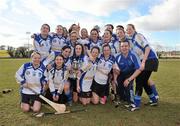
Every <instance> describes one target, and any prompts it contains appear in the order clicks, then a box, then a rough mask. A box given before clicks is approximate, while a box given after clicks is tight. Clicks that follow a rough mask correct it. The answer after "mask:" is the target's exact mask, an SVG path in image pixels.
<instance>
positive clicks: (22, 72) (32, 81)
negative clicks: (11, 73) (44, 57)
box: [16, 63, 47, 94]
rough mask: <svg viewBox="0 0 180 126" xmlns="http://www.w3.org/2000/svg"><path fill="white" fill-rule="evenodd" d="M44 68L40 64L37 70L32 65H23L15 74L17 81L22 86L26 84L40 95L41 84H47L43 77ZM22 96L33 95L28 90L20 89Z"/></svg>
mask: <svg viewBox="0 0 180 126" xmlns="http://www.w3.org/2000/svg"><path fill="white" fill-rule="evenodd" d="M45 70H46V68H45V66H44V65H43V64H41V65H40V66H39V67H38V68H34V67H33V64H32V63H25V64H23V65H22V66H21V67H20V68H19V70H18V71H17V72H16V79H17V81H18V82H19V83H20V84H21V85H23V84H25V83H28V86H29V87H30V88H32V89H33V90H35V91H36V92H37V93H42V91H43V84H44V83H46V82H47V78H46V77H45V75H44V73H45ZM21 92H22V93H23V94H34V92H32V91H31V90H30V89H28V88H25V87H22V90H21Z"/></svg>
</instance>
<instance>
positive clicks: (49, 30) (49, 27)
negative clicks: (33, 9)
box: [41, 24, 51, 32]
mask: <svg viewBox="0 0 180 126" xmlns="http://www.w3.org/2000/svg"><path fill="white" fill-rule="evenodd" d="M44 25H45V26H47V27H48V28H49V32H50V31H51V30H50V26H49V25H48V24H43V25H42V26H41V28H42V27H43V26H44Z"/></svg>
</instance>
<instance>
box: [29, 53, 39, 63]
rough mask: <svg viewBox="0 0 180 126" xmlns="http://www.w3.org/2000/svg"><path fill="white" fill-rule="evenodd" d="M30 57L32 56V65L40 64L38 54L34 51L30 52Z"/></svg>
mask: <svg viewBox="0 0 180 126" xmlns="http://www.w3.org/2000/svg"><path fill="white" fill-rule="evenodd" d="M31 58H32V63H33V65H34V66H38V65H40V62H41V56H40V54H38V53H34V54H32V56H31Z"/></svg>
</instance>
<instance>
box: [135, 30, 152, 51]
mask: <svg viewBox="0 0 180 126" xmlns="http://www.w3.org/2000/svg"><path fill="white" fill-rule="evenodd" d="M136 42H137V43H138V44H139V45H140V46H141V47H142V48H146V47H147V46H149V43H148V41H147V40H146V38H145V37H144V36H143V35H142V34H139V33H138V34H137V36H136Z"/></svg>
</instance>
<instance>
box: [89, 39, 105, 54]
mask: <svg viewBox="0 0 180 126" xmlns="http://www.w3.org/2000/svg"><path fill="white" fill-rule="evenodd" d="M94 46H97V47H99V49H100V52H102V40H100V39H98V40H97V41H96V42H93V41H92V40H91V39H89V43H88V44H87V47H88V49H89V50H91V49H92V47H94Z"/></svg>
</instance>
